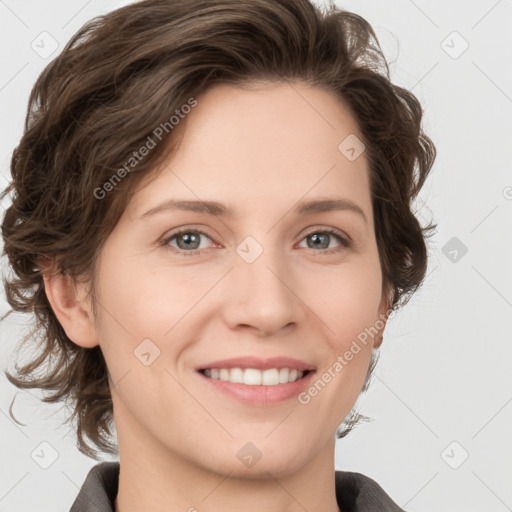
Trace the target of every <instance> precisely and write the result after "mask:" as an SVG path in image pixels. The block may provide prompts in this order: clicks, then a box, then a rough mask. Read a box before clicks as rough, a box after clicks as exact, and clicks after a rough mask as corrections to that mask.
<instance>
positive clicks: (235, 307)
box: [221, 250, 303, 337]
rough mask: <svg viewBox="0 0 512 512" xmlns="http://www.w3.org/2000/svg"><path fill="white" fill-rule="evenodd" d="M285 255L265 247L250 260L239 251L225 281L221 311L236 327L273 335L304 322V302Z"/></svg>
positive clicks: (227, 322)
mask: <svg viewBox="0 0 512 512" xmlns="http://www.w3.org/2000/svg"><path fill="white" fill-rule="evenodd" d="M296 286H297V285H296V279H295V278H294V275H293V271H292V269H291V268H290V266H289V264H287V263H286V261H285V258H284V255H282V254H279V253H278V252H277V251H270V250H264V251H263V252H262V253H261V254H260V255H259V256H258V257H257V258H256V260H255V261H253V262H252V263H249V262H248V261H246V260H245V259H244V258H243V257H240V256H239V255H238V254H237V255H236V257H235V259H234V266H233V268H232V270H231V272H229V277H228V279H227V282H225V283H224V289H223V297H224V299H223V303H222V306H221V311H222V312H223V315H224V320H225V322H226V324H227V325H228V326H229V327H230V328H231V329H233V330H240V329H248V330H253V331H254V332H256V333H258V334H259V335H261V336H265V337H267V336H271V335H274V334H276V333H278V332H279V331H281V330H284V329H290V328H291V326H292V325H294V324H298V323H299V322H300V321H301V317H302V314H303V309H302V302H301V300H300V299H299V297H298V295H297V292H296V290H294V288H296Z"/></svg>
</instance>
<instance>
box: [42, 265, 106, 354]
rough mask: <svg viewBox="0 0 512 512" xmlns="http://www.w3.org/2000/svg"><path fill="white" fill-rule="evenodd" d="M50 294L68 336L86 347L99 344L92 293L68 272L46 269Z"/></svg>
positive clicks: (45, 273) (46, 287)
mask: <svg viewBox="0 0 512 512" xmlns="http://www.w3.org/2000/svg"><path fill="white" fill-rule="evenodd" d="M43 280H44V288H45V292H46V297H47V298H48V302H49V303H50V305H51V307H52V309H53V312H54V313H55V316H56V317H57V319H58V320H59V323H60V324H61V326H62V328H63V329H64V331H65V332H66V334H67V336H68V338H69V339H70V340H71V341H73V342H74V343H76V344H77V345H79V346H81V347H84V348H93V347H95V346H96V345H98V344H99V342H98V334H97V331H96V325H95V323H94V315H93V313H92V309H91V301H90V295H89V293H88V291H87V290H86V288H85V286H84V285H82V284H75V283H74V282H73V280H72V279H71V278H70V277H69V276H68V275H65V274H61V273H53V272H43Z"/></svg>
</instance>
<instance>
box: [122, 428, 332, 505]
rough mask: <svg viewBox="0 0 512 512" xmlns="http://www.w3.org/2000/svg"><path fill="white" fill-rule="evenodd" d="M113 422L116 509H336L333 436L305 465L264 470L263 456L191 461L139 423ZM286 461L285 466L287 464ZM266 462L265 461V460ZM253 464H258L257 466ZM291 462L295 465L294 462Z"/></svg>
mask: <svg viewBox="0 0 512 512" xmlns="http://www.w3.org/2000/svg"><path fill="white" fill-rule="evenodd" d="M121 425H123V422H119V426H117V427H116V430H117V436H118V441H119V460H120V473H119V488H118V494H117V499H116V502H115V512H136V511H140V510H151V511H152V512H164V511H165V512H172V511H187V512H197V511H201V512H234V511H237V512H238V511H240V510H244V511H245V512H260V511H261V510H265V511H268V512H304V510H307V511H308V512H339V510H340V509H339V507H338V505H337V502H336V495H335V473H334V471H335V469H334V449H335V440H334V436H333V439H332V442H329V443H328V444H327V445H326V446H325V447H323V448H322V449H321V450H320V452H319V453H318V454H317V455H316V456H315V457H314V458H313V459H311V460H310V461H309V462H308V463H307V464H306V465H305V466H302V467H299V468H298V469H296V470H294V471H293V472H287V471H286V469H283V470H281V471H280V472H277V471H272V470H270V471H267V470H266V469H265V467H267V469H268V466H264V464H261V463H262V462H263V458H262V459H261V460H260V461H259V462H258V463H256V464H255V465H254V466H253V467H252V468H251V469H247V468H244V471H241V470H240V468H241V467H243V465H242V464H240V463H238V462H239V461H238V459H236V461H237V463H236V464H234V465H233V468H232V470H228V471H226V469H225V468H224V467H223V468H220V467H216V464H215V461H214V460H213V461H212V460H209V459H208V455H207V454H205V459H204V460H202V461H195V460H191V459H189V458H187V457H186V456H184V455H183V454H180V453H177V452H174V451H171V449H169V447H166V446H162V444H161V443H159V442H157V441H156V440H155V439H154V438H153V437H151V436H150V435H148V433H147V432H145V431H144V428H143V427H142V426H141V425H139V427H138V428H137V429H135V428H133V427H134V425H133V423H132V424H131V425H130V428H129V429H126V430H125V429H123V428H122V426H121ZM292 462H293V461H290V467H291V466H292ZM267 464H268V462H267ZM258 466H260V467H259V468H258ZM293 467H294V466H293Z"/></svg>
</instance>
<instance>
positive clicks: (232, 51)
mask: <svg viewBox="0 0 512 512" xmlns="http://www.w3.org/2000/svg"><path fill="white" fill-rule="evenodd" d="M261 80H268V81H272V82H291V81H303V82H305V83H307V84H310V85H312V86H316V87H321V88H323V89H324V90H327V91H329V92H331V93H332V94H334V95H336V97H337V98H338V99H339V100H340V101H341V102H343V104H344V105H346V106H347V107H348V108H349V110H350V111H351V112H352V114H353V116H354V118H355V120H356V122H357V124H358V127H359V129H360V133H361V135H362V137H363V141H364V144H365V146H366V158H367V159H368V165H369V172H370V183H371V194H372V205H373V212H374V218H375V236H376V240H377V245H378V250H379V257H380V262H381V267H382V273H383V291H384V292H385V294H386V297H389V305H390V306H391V308H392V309H397V308H398V307H401V306H403V305H404V304H405V303H406V302H407V300H408V299H409V297H410V296H411V295H412V293H414V292H415V291H416V290H417V289H418V287H419V286H420V284H421V283H422V281H423V279H424V277H425V272H426V267H427V248H426V238H427V237H428V236H429V232H430V231H431V230H433V229H434V228H435V227H436V226H435V225H430V226H428V227H421V226H420V224H419V222H418V220H417V218H416V217H415V215H414V214H413V212H412V211H411V204H412V201H413V199H414V198H415V197H416V196H417V194H418V192H419V190H420V189H421V187H422V185H423V183H424V181H425V179H426V178H427V175H428V173H429V171H430V168H431V166H432V164H433V162H434V159H435V154H436V151H435V147H434V145H433V143H432V141H431V140H430V139H429V138H428V137H427V136H426V135H425V134H424V132H423V130H422V128H421V121H422V115H423V112H422V108H421V106H420V104H419V102H418V100H417V99H416V97H415V96H414V95H413V94H412V93H411V92H409V91H407V90H405V89H403V88H401V87H399V86H397V85H394V84H392V83H391V81H390V77H389V69H388V64H387V62H386V59H385V57H384V55H383V53H382V51H381V49H380V46H379V43H378V41H377V37H376V35H375V33H374V31H373V30H372V28H371V26H370V25H369V24H368V22H366V21H365V20H364V19H363V18H361V17H360V16H358V15H356V14H353V13H350V12H347V11H344V10H341V9H340V8H337V7H334V6H331V7H330V8H326V9H324V10H322V9H321V8H319V7H316V6H314V5H313V4H311V3H310V2H309V1H308V0H241V1H240V0H174V1H169V0H145V1H141V2H137V3H134V4H131V5H128V6H126V7H123V8H121V9H118V10H115V11H113V12H111V13H109V14H106V15H104V16H99V17H97V18H94V19H93V20H91V21H89V22H88V23H86V24H85V25H84V26H83V27H82V28H81V29H80V30H79V31H78V32H77V33H76V34H75V35H74V36H73V38H72V39H71V40H70V42H69V43H68V44H67V45H66V47H65V48H64V50H63V51H62V53H61V54H60V55H59V56H58V57H57V58H55V59H54V60H53V61H52V62H51V63H50V64H49V65H48V66H47V67H46V68H45V69H44V71H43V72H42V73H41V75H40V76H39V78H38V79H37V81H36V83H35V85H34V87H33V89H32V92H31V95H30V100H29V108H28V112H27V116H26V121H25V131H24V134H23V137H22V138H21V141H20V143H19V145H18V146H17V147H16V148H15V150H14V152H13V155H12V160H11V173H12V181H11V182H10V184H9V186H8V187H7V189H6V190H5V191H4V192H3V194H2V197H3V196H5V195H6V194H8V193H10V192H13V196H12V205H11V206H10V207H9V208H8V209H7V211H6V214H5V217H4V219H3V223H2V235H3V239H4V244H5V247H4V252H5V254H7V256H8V259H9V263H10V266H11V267H12V269H13V271H14V274H13V277H12V278H9V279H4V287H5V291H6V296H7V300H8V302H9V304H10V306H11V307H12V311H17V312H24V313H33V314H34V318H35V323H34V326H33V330H32V331H31V332H30V334H29V335H28V336H27V337H26V338H25V339H24V340H23V343H25V342H27V341H29V340H34V339H35V338H36V336H37V337H38V339H39V344H38V348H39V353H38V355H37V357H36V358H35V359H33V360H32V361H30V362H29V363H27V364H25V365H24V366H22V367H21V368H19V367H17V372H18V374H17V376H14V375H11V374H10V373H9V372H6V374H7V377H8V379H9V381H10V382H11V383H13V384H15V385H16V386H18V387H20V388H41V389H44V390H49V391H51V392H53V394H51V395H50V396H47V397H45V398H44V400H45V401H46V402H58V401H63V400H70V401H71V403H72V405H73V413H72V415H71V417H70V419H76V421H77V427H76V429H77V436H78V448H79V449H80V451H82V452H83V453H85V454H86V455H89V456H91V457H95V454H94V450H93V448H94V447H96V448H98V449H99V450H100V451H103V452H108V453H116V447H115V445H114V444H112V443H111V442H110V440H109V438H110V437H111V433H112V431H111V426H112V419H113V417H112V399H111V395H110V390H109V384H108V378H107V377H108V375H107V372H108V370H107V367H106V364H105V360H104V358H103V355H102V352H101V349H100V347H99V346H97V347H94V348H92V349H86V348H82V347H79V346H77V345H76V344H75V343H73V342H72V341H71V340H70V339H68V337H67V336H66V333H65V332H64V330H63V328H62V327H61V325H60V323H59V321H58V320H57V318H56V316H55V314H54V312H53V310H52V308H51V306H50V304H49V302H48V300H47V297H46V293H45V290H44V282H43V276H42V270H43V268H42V263H41V262H42V261H43V258H47V261H51V262H52V271H53V272H57V273H63V274H67V275H69V276H70V277H72V278H73V279H77V280H78V279H83V280H84V281H85V282H88V283H90V284H91V297H92V298H93V299H94V297H95V293H94V277H95V265H96V260H97V257H98V255H99V254H100V251H101V249H102V246H103V244H104V242H105V241H106V239H107V237H108V236H109V234H110V233H111V232H112V230H113V229H114V227H115V225H116V223H117V221H118V219H119V218H120V216H121V214H122V213H123V211H124V209H125V207H126V206H127V204H128V202H129V200H130V198H131V196H132V195H133V192H134V190H135V188H136V186H137V185H138V184H139V183H140V181H141V180H142V178H144V177H145V176H147V175H148V174H149V173H150V171H153V170H154V169H155V168H156V166H157V164H159V163H161V162H162V161H163V160H164V159H165V158H166V157H167V156H168V155H169V154H170V152H171V150H172V147H173V141H174V140H175V138H176V137H175V136H174V133H173V131H172V128H171V127H168V129H167V130H165V131H166V133H163V132H162V138H161V140H162V143H159V144H158V145H157V147H155V148H154V149H152V150H151V151H150V152H149V154H148V155H147V156H146V157H145V158H144V159H143V160H141V161H140V162H137V165H136V166H133V169H130V172H129V173H123V179H122V180H119V181H116V182H115V183H113V182H112V178H113V176H114V175H115V174H116V173H117V174H118V176H119V170H120V169H121V168H123V165H125V164H126V162H127V161H128V160H129V159H130V157H131V156H132V155H133V153H134V151H135V152H136V151H137V150H138V149H139V148H141V147H142V146H143V145H144V144H146V142H147V140H148V136H149V135H150V134H152V133H153V132H154V130H155V127H157V126H167V125H166V124H165V123H166V122H168V121H169V119H170V118H171V117H172V116H173V114H174V113H175V112H176V110H179V109H180V107H181V106H182V105H185V104H187V103H189V104H190V99H191V98H195V97H198V96H200V95H201V94H202V93H204V92H205V91H207V90H208V89H209V88H210V87H212V86H213V85H215V84H220V83H230V84H238V85H242V84H244V83H251V82H257V81H261ZM168 124H169V123H168ZM340 142H341V141H340ZM125 174H126V175H125ZM107 182H110V183H111V186H110V187H108V189H109V190H108V193H105V194H103V192H106V189H105V184H106V183H107ZM98 190H103V192H101V194H100V193H98ZM95 191H96V192H95ZM98 195H102V196H103V197H101V198H98ZM94 305H95V302H94V301H93V307H94ZM12 311H10V312H9V313H11V312H12ZM4 318H5V317H4ZM50 363H51V364H50ZM373 368H374V359H373V358H372V362H371V364H370V368H369V372H368V376H369V375H370V374H371V371H372V370H373ZM39 369H44V372H43V374H42V375H41V374H37V371H38V370H39ZM367 382H368V379H367V381H366V382H365V387H363V390H364V389H366V385H367ZM11 415H12V411H11ZM356 420H357V418H356ZM356 422H357V421H355V420H354V418H352V423H351V425H349V427H348V429H346V430H345V431H338V432H337V435H338V437H342V436H343V435H346V433H347V432H348V431H349V430H350V428H351V426H353V425H354V424H355V423H356ZM88 441H90V442H91V443H92V444H90V443H89V442H88Z"/></svg>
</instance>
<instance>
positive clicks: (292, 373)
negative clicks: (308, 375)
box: [203, 368, 304, 386]
mask: <svg viewBox="0 0 512 512" xmlns="http://www.w3.org/2000/svg"><path fill="white" fill-rule="evenodd" d="M203 373H204V375H206V376H207V377H210V378H212V379H218V380H223V381H225V382H233V383H238V384H242V383H243V384H247V385H248V386H261V385H263V386H277V385H278V384H286V383H288V382H295V381H296V380H299V379H301V378H302V376H303V375H304V372H302V371H298V370H290V369H289V368H280V369H279V368H270V369H268V370H258V369H256V368H246V369H245V370H242V368H207V369H206V370H204V372H203Z"/></svg>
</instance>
